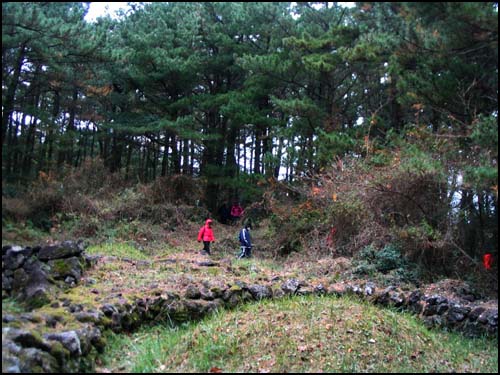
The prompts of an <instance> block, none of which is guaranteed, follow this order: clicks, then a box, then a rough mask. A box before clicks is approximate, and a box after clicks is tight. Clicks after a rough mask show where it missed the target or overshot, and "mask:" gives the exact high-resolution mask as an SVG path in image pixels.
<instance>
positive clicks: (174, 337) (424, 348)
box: [2, 224, 498, 372]
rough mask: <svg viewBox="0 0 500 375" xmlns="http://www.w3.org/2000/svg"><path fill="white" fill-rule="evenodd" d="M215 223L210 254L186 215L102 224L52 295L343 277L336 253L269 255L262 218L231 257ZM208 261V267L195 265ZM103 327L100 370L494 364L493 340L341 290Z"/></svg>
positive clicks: (481, 367)
mask: <svg viewBox="0 0 500 375" xmlns="http://www.w3.org/2000/svg"><path fill="white" fill-rule="evenodd" d="M23 230H24V232H22V233H25V232H26V229H23ZM214 230H215V235H216V238H217V241H216V242H215V243H214V244H213V245H212V254H213V255H212V256H211V257H210V258H208V257H207V256H204V255H201V254H200V250H201V247H202V245H200V244H199V243H197V242H196V234H197V231H198V226H197V225H196V224H190V225H186V226H184V227H182V228H179V229H178V230H177V231H176V232H175V233H173V232H167V231H165V232H162V231H160V230H159V229H154V228H153V229H151V231H152V232H154V233H155V235H154V236H152V239H148V238H147V237H146V236H144V237H143V234H142V233H146V234H147V231H146V230H141V231H139V232H140V233H141V234H140V235H138V236H136V237H134V238H133V239H125V238H117V237H116V236H114V235H113V233H111V232H109V231H108V232H105V233H103V236H102V239H104V238H107V240H105V241H104V240H103V241H100V242H98V241H94V242H93V243H91V246H89V247H88V248H87V252H88V253H90V254H101V255H105V257H103V258H101V259H100V260H99V261H98V262H97V264H96V265H95V266H94V267H93V268H92V269H90V270H88V271H87V272H86V273H85V275H84V277H83V280H82V282H80V283H79V285H78V286H77V287H76V288H72V289H69V290H68V291H67V292H65V293H61V295H60V296H59V297H60V298H66V299H69V300H70V301H71V302H73V303H82V304H84V305H88V307H91V306H99V305H102V304H103V303H104V302H110V303H113V301H114V300H115V299H121V298H128V299H130V300H134V299H135V298H145V297H148V296H153V295H158V293H164V292H166V291H169V292H177V293H179V294H180V295H183V294H184V292H185V289H186V287H187V286H188V285H191V284H196V285H201V284H203V283H204V282H210V283H216V282H217V283H222V284H234V282H235V281H237V280H238V281H244V282H247V283H249V284H251V283H268V282H270V280H273V279H275V278H278V279H279V280H286V279H287V278H291V277H297V278H299V279H301V280H305V281H306V282H307V281H310V282H311V284H312V285H317V284H318V283H323V284H324V285H328V284H330V283H335V282H337V281H341V279H342V278H343V277H344V276H343V271H345V270H346V269H349V267H350V261H349V260H348V259H346V258H336V259H333V258H324V259H313V258H311V257H309V258H308V259H304V254H293V255H292V256H290V257H288V259H275V258H273V256H271V254H266V253H265V252H264V251H262V250H261V249H260V248H259V244H263V243H265V237H266V235H267V233H266V229H265V226H264V225H263V226H262V227H261V228H257V230H255V231H254V232H253V238H254V243H255V244H256V247H255V249H254V256H255V257H254V258H253V259H250V260H238V259H236V254H237V253H238V250H239V249H238V242H237V240H236V235H237V233H238V230H239V228H238V227H228V226H222V225H216V227H215V228H214ZM26 233H27V232H26ZM30 233H31V232H30ZM104 234H106V235H104ZM51 240H52V239H48V240H47V242H51ZM141 241H143V242H144V243H143V245H141V243H142V242H141ZM2 242H4V238H2ZM21 242H22V241H21ZM21 242H17V243H21ZM208 259H210V260H212V261H213V262H214V263H215V264H214V266H211V267H206V266H201V265H200V262H202V261H206V260H208ZM2 305H3V310H4V311H8V312H12V313H15V312H18V311H17V310H18V309H19V308H18V306H17V305H16V304H15V303H14V301H11V300H5V301H3V304H2ZM46 309H49V310H50V309H51V308H49V307H46ZM109 335H110V336H109V337H108V346H107V349H106V352H105V356H104V357H103V358H101V363H100V364H99V368H98V371H100V372H109V371H112V372H207V371H212V372H219V371H224V372H498V343H497V341H496V340H492V339H475V340H471V339H468V338H464V337H462V336H460V335H457V334H451V333H446V332H438V331H429V330H428V329H427V328H425V327H424V326H423V325H422V324H421V323H420V322H419V321H418V320H417V319H416V318H415V317H413V316H411V315H407V314H402V313H400V312H393V311H391V310H387V309H379V308H377V307H375V306H372V305H369V304H365V303H362V302H360V301H359V300H356V299H350V298H347V297H346V298H341V299H337V298H334V297H318V296H316V297H295V298H285V299H282V300H276V301H262V302H259V303H255V304H249V305H245V306H239V307H238V308H237V309H236V310H233V311H219V312H217V313H216V314H214V315H212V316H210V317H207V318H206V319H205V320H203V321H202V322H198V323H191V324H185V325H182V326H179V327H167V326H155V327H149V328H148V327H144V328H142V329H141V330H140V331H138V332H136V333H134V334H131V335H113V334H109Z"/></svg>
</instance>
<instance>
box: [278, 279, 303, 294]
mask: <svg viewBox="0 0 500 375" xmlns="http://www.w3.org/2000/svg"><path fill="white" fill-rule="evenodd" d="M299 287H300V282H299V281H298V280H297V279H288V280H286V281H285V282H284V283H283V284H281V289H282V290H283V292H285V294H295V293H296V292H297V290H298V289H299Z"/></svg>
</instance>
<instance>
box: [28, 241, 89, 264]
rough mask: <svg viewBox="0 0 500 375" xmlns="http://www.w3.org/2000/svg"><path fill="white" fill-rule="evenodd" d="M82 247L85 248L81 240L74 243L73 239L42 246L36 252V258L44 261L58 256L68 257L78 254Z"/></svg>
mask: <svg viewBox="0 0 500 375" xmlns="http://www.w3.org/2000/svg"><path fill="white" fill-rule="evenodd" d="M84 249H85V248H84V247H83V244H82V243H81V242H80V243H76V242H74V241H64V242H63V243H61V244H60V245H53V246H45V247H42V249H41V250H40V252H39V253H38V259H40V260H42V261H45V260H52V259H59V258H69V257H72V256H75V255H76V256H78V255H80V254H81V253H82V252H83V251H84Z"/></svg>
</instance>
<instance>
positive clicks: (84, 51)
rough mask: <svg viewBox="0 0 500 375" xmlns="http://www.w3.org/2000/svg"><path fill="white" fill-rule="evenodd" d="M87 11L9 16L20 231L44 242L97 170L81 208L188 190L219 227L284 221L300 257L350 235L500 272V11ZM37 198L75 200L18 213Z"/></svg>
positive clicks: (8, 186) (222, 7)
mask: <svg viewBox="0 0 500 375" xmlns="http://www.w3.org/2000/svg"><path fill="white" fill-rule="evenodd" d="M88 8H89V3H51V2H29V3H18V2H3V3H2V198H3V199H2V202H3V204H2V224H3V225H4V224H5V223H6V221H7V220H11V219H12V218H14V219H26V218H31V219H32V221H33V222H35V224H37V223H38V224H40V221H41V220H38V221H37V220H35V219H36V218H34V217H35V216H37V215H38V216H39V215H40V213H41V212H43V211H44V210H45V211H46V212H47V215H49V216H50V215H54V213H55V211H57V209H60V208H61V207H59V206H58V205H60V203H61V200H60V198H61V195H57V194H66V195H68V194H70V193H71V191H70V190H71V186H73V187H74V185H75V181H74V180H73V185H71V184H69V183H68V181H67V180H68V179H67V177H68V176H73V177H75V176H76V177H78V176H79V174H78V173H80V172H81V171H84V170H86V171H88V170H90V172H88V174H90V175H92V174H94V178H93V179H92V178H91V177H92V176H90V177H89V176H88V175H87V177H88V178H87V180H85V181H83V180H79V181H80V182H81V186H78V189H76V188H75V189H76V190H77V191H78V192H79V193H82V192H85V191H87V192H88V191H90V190H91V189H92V188H95V187H98V186H101V185H102V184H103V183H104V181H105V178H104V177H106V178H109V176H115V177H116V178H117V179H119V181H120V183H121V184H123V185H122V186H125V185H124V184H138V183H139V184H155V183H156V184H158V183H159V182H165V181H167V182H168V181H170V182H172V181H174V182H175V181H178V182H179V184H180V187H178V188H180V189H184V188H183V187H182V186H183V185H182V183H186V180H182V179H183V178H184V179H186V178H189V179H190V180H191V181H195V182H194V184H195V185H196V186H195V187H202V190H203V191H202V193H201V194H200V195H199V198H200V202H201V203H200V202H198V203H199V204H203V205H205V206H206V207H207V209H208V210H209V211H210V212H212V213H214V214H215V213H216V210H217V208H218V207H219V206H220V205H221V204H222V203H223V202H227V201H231V200H233V199H239V200H241V201H243V203H244V204H246V205H251V204H252V203H255V202H259V201H265V202H267V205H265V207H264V208H265V209H266V210H267V212H268V213H269V214H273V215H272V216H271V217H272V218H273V220H274V224H275V226H276V227H280V226H281V227H283V226H284V227H285V228H288V229H290V231H291V233H297V236H300V238H290V236H289V237H288V238H287V239H286V241H287V242H286V243H281V248H282V249H284V250H283V251H284V252H285V253H286V252H288V251H291V250H293V249H294V248H296V247H300V246H298V242H300V241H302V242H304V241H307V239H308V238H309V239H310V238H312V237H307V236H308V234H310V233H312V232H313V231H316V232H314V233H316V237H318V238H319V237H321V238H323V239H324V241H323V245H324V246H329V245H331V244H332V237H333V235H334V234H335V233H336V231H337V230H338V232H337V234H336V239H337V244H339V243H340V244H343V246H344V249H347V248H348V247H347V245H346V244H347V243H348V241H351V242H352V239H353V238H357V240H359V241H358V244H357V247H358V249H359V248H360V246H365V245H369V244H370V243H371V241H372V240H373V239H375V238H377V236H378V238H381V239H384V238H385V239H386V241H387V239H389V240H390V241H394V240H396V239H397V240H398V241H400V242H401V241H402V243H403V245H400V247H402V248H403V249H406V250H407V252H410V253H411V250H412V249H413V250H415V249H417V248H418V249H419V251H418V254H419V255H418V256H419V257H421V252H420V250H421V249H422V248H425V249H426V251H427V252H429V251H430V254H431V255H432V257H433V259H434V262H435V259H436V258H438V257H439V258H440V259H442V260H441V261H440V262H439V265H440V266H441V265H443V264H444V265H446V264H447V262H448V261H447V260H446V259H448V256H450V255H451V254H453V255H455V256H456V257H457V258H460V257H461V258H464V259H465V260H466V261H467V262H469V263H471V262H472V263H473V266H474V267H475V266H477V265H478V264H479V265H480V259H481V256H482V254H483V253H485V252H489V253H492V254H493V255H494V257H496V255H497V249H498V229H497V220H498V200H497V189H498V174H497V162H498V124H497V120H498V4H497V3H494V2H462V3H457V2H453V3H452V2H440V3H429V2H426V3H423V2H418V3H417V2H414V3H400V2H390V3H389V2H381V3H376V2H360V3H355V6H353V7H345V6H343V5H340V3H322V2H305V3H301V2H299V3H285V2H275V3H259V2H245V3H237V2H229V3H216V2H190V3H182V2H172V3H162V2H159V3H146V4H144V3H130V9H129V10H128V11H126V12H123V13H122V14H121V15H120V16H119V17H118V18H115V19H113V18H110V17H101V18H98V19H97V21H96V22H88V21H85V15H86V13H87V11H88ZM101 177H102V178H101ZM65 179H66V180H65ZM54 181H57V184H53V185H50V183H52V182H54ZM77 181H78V178H77ZM106 181H107V180H106ZM183 181H184V182H183ZM77 183H78V182H76V184H77ZM364 184H367V185H366V186H365V185H364ZM158 186H162V185H158ZM278 186H279V187H278ZM37 188H38V191H40V190H44V191H45V194H48V192H49V190H50V189H53V190H57V192H54V197H56V198H57V199H56V198H54V199H53V200H52V201H50V202H49V203H50V204H47V205H46V206H43V207H42V206H41V205H42V203H43V202H42V200H41V199H40V197H39V196H38V198H37V197H33V196H32V202H31V206H28V207H26V206H25V205H24V206H23V205H21V204H20V203H19V201H16V198H18V197H21V196H23V194H27V193H30V192H33V191H36V189H37ZM365 188H369V189H368V190H366V189H365ZM266 189H267V190H266ZM76 190H75V191H76ZM266 191H267V192H269V191H272V192H273V194H274V195H270V194H267V195H266ZM278 191H279V193H280V194H278ZM367 191H368V193H367ZM280 197H281V198H280ZM187 198H192V199H191V201H190V202H189V203H190V204H192V205H194V204H195V199H196V198H198V196H195V195H192V196H190V197H187ZM187 198H186V203H188V202H187V200H188V199H187ZM278 198H280V199H281V202H286V199H290V200H291V201H292V202H294V204H295V205H296V207H297V209H296V210H295V211H287V212H281V213H280V211H279V210H277V207H276V205H274V206H273V204H275V203H276V202H277V200H278ZM273 202H274V203H273ZM325 202H327V203H325ZM45 203H46V202H45ZM37 204H38V206H37ZM326 207H329V208H331V210H330V211H328V212H325V209H326ZM23 210H24V211H23ZM273 210H274V211H273ZM360 212H365V214H364V215H362V216H360ZM367 212H369V214H368V213H367ZM325 218H326V219H325ZM291 223H294V224H291ZM299 223H301V224H302V225H303V226H302V227H301V228H298V225H299ZM368 223H370V224H371V225H372V226H371V227H370V230H371V234H372V235H373V236H372V237H370V238H363V240H362V241H361V239H360V238H359V236H358V237H355V235H356V234H358V235H359V234H360V233H361V232H362V231H363V229H366V228H367V225H368ZM40 225H42V226H43V223H42V224H40ZM292 225H295V226H296V227H292V228H291V227H290V226H292ZM287 226H288V227H287ZM363 226H364V227H363ZM49 227H50V225H49ZM380 228H385V230H381V229H380ZM47 229H48V228H47ZM368 234H369V233H368V232H367V230H365V233H364V236H365V237H366V236H368ZM342 235H343V236H344V237H343V239H342V237H341V236H342ZM387 236H389V237H387ZM412 240H413V243H412V242H411V241H412ZM283 241H285V240H284V239H283ZM338 241H340V242H338ZM342 241H343V242H342ZM302 244H303V243H302ZM309 244H310V243H309ZM325 244H326V245H325ZM323 245H322V246H323ZM412 246H413V247H412ZM413 255H414V257H417V251H416V250H415V251H414V254H413ZM444 267H445V268H446V266H444ZM495 267H496V266H495ZM458 269H460V268H459V266H458Z"/></svg>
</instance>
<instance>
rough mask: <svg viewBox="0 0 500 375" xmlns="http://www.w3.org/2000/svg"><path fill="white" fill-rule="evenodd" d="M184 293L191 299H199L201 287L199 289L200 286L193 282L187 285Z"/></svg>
mask: <svg viewBox="0 0 500 375" xmlns="http://www.w3.org/2000/svg"><path fill="white" fill-rule="evenodd" d="M184 295H185V296H186V298H189V299H199V298H200V297H201V293H200V289H198V287H197V286H195V285H193V284H191V285H189V286H188V287H187V289H186V292H185V293H184Z"/></svg>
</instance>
